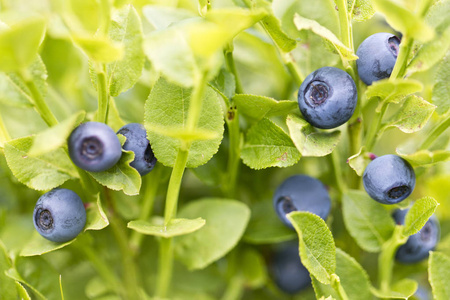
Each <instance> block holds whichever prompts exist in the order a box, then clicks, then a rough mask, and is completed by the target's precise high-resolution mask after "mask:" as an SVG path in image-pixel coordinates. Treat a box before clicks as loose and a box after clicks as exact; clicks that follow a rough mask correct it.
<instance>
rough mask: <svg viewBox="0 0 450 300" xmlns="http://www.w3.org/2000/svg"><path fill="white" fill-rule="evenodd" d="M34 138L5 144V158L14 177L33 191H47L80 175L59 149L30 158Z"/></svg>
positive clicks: (20, 139) (19, 139)
mask: <svg viewBox="0 0 450 300" xmlns="http://www.w3.org/2000/svg"><path fill="white" fill-rule="evenodd" d="M32 143H33V137H32V136H28V137H24V138H18V139H15V140H11V141H9V142H7V143H6V144H5V156H6V161H7V162H8V166H9V168H10V169H11V171H12V173H13V174H14V176H15V177H16V178H17V179H18V180H19V181H20V182H21V183H23V184H25V185H26V186H28V187H29V188H31V189H35V190H38V191H46V190H51V189H53V188H56V187H58V186H60V185H61V184H63V183H64V182H66V181H67V180H69V179H74V178H78V173H77V171H76V169H75V167H74V165H73V164H72V161H71V160H70V158H69V156H68V155H67V153H66V152H64V151H63V150H62V149H57V150H55V151H52V152H50V153H46V154H44V155H39V156H36V157H30V156H28V153H29V151H30V149H31V146H32Z"/></svg>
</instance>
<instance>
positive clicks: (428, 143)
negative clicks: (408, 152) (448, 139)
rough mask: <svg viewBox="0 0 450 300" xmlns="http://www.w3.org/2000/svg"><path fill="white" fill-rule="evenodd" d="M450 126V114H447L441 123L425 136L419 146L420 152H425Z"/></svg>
mask: <svg viewBox="0 0 450 300" xmlns="http://www.w3.org/2000/svg"><path fill="white" fill-rule="evenodd" d="M449 126H450V114H448V115H447V116H446V117H445V118H444V120H442V122H441V123H440V124H439V125H438V126H437V127H435V128H434V129H433V131H431V133H430V134H429V135H428V136H427V138H426V139H425V141H423V143H422V145H420V148H419V149H420V150H425V149H428V148H430V146H431V145H432V144H433V143H434V141H435V140H436V139H437V138H438V137H439V136H440V135H441V134H442V133H443V132H444V131H445V130H447V128H448V127H449Z"/></svg>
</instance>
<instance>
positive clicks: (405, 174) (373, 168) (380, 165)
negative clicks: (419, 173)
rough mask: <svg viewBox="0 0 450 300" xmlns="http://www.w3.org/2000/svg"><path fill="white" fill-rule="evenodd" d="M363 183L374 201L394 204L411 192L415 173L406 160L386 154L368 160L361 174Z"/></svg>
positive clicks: (414, 182) (414, 181)
mask: <svg viewBox="0 0 450 300" xmlns="http://www.w3.org/2000/svg"><path fill="white" fill-rule="evenodd" d="M363 184H364V188H365V189H366V192H367V193H368V194H369V196H370V197H372V198H373V199H375V200H376V201H378V202H380V203H383V204H394V203H398V202H400V201H402V200H404V199H406V198H407V197H408V196H409V195H410V194H411V193H412V191H413V190H414V186H415V184H416V175H415V173H414V170H413V168H412V167H411V165H410V164H409V163H408V162H407V161H406V160H404V159H403V158H401V157H400V156H397V155H393V154H388V155H383V156H380V157H377V158H375V159H374V160H373V161H371V162H370V164H369V165H368V166H367V168H366V170H365V171H364V174H363Z"/></svg>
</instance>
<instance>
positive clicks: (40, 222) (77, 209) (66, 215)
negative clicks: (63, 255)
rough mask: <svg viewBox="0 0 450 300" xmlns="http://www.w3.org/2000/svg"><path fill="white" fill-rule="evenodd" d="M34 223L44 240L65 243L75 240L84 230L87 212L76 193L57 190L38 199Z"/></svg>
mask: <svg viewBox="0 0 450 300" xmlns="http://www.w3.org/2000/svg"><path fill="white" fill-rule="evenodd" d="M33 223H34V227H35V228H36V230H37V231H38V232H39V233H40V235H42V236H43V237H44V238H46V239H47V240H50V241H53V242H57V243H63V242H67V241H70V240H72V239H74V238H75V237H76V236H77V235H78V234H79V233H80V232H81V231H82V230H83V228H84V225H85V224H86V210H85V208H84V205H83V202H82V201H81V199H80V197H79V196H78V195H77V194H76V193H75V192H74V191H71V190H68V189H61V188H57V189H53V190H51V191H50V192H48V193H45V194H44V195H42V196H41V197H40V198H39V199H38V201H37V203H36V206H35V208H34V212H33Z"/></svg>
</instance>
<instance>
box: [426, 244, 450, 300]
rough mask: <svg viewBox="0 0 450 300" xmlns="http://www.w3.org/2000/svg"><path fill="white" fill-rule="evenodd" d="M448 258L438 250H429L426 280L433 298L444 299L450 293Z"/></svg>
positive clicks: (449, 262)
mask: <svg viewBox="0 0 450 300" xmlns="http://www.w3.org/2000/svg"><path fill="white" fill-rule="evenodd" d="M449 270H450V258H449V257H448V256H447V255H445V254H442V253H440V252H434V251H431V252H430V258H429V262H428V280H429V281H430V284H431V287H432V288H433V295H434V299H436V300H444V299H447V298H448V296H449V295H450V284H449V278H450V277H449V274H448V273H449Z"/></svg>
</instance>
